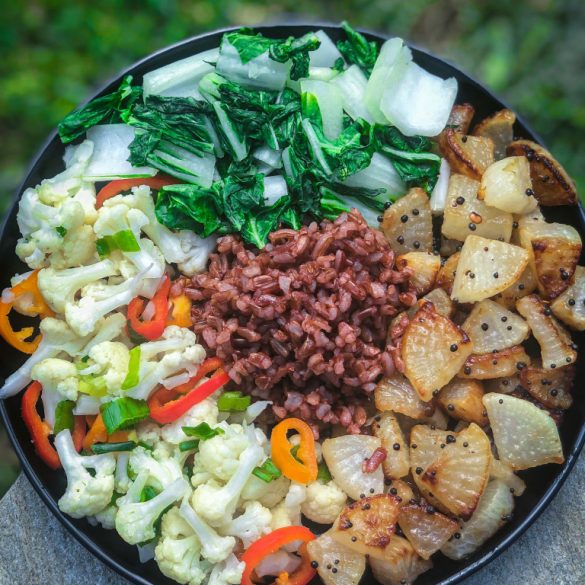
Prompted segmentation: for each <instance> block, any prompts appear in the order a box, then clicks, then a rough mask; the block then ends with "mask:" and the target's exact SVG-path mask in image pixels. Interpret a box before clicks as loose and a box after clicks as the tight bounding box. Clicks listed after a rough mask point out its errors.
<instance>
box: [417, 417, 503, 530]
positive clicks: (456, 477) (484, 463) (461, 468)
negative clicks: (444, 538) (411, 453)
mask: <svg viewBox="0 0 585 585" xmlns="http://www.w3.org/2000/svg"><path fill="white" fill-rule="evenodd" d="M491 457H492V454H491V447H490V441H489V439H488V437H487V435H486V434H485V433H484V432H483V431H482V430H481V428H480V427H479V426H478V425H476V424H474V423H471V424H470V425H469V427H467V428H466V429H465V430H464V431H462V432H461V433H459V434H458V435H457V436H455V435H454V434H452V435H449V436H448V437H447V443H446V445H445V447H444V448H442V450H441V453H440V455H439V456H438V457H437V458H436V459H435V460H434V461H433V462H432V463H431V464H430V465H429V466H428V467H427V468H426V469H425V470H424V471H423V473H422V474H416V470H415V475H416V477H415V481H416V482H417V485H422V486H423V487H424V488H425V489H426V491H427V493H428V492H431V493H432V494H433V497H434V498H435V499H436V500H438V501H439V502H441V504H442V505H443V506H444V507H445V508H447V510H449V511H450V512H451V513H452V514H455V515H456V516H459V517H460V518H463V519H464V520H468V519H469V518H470V517H471V515H472V514H473V511H474V510H475V508H476V507H477V504H478V502H479V498H480V497H481V494H482V493H483V490H484V489H485V486H486V484H487V481H488V479H489V469H490V462H491ZM417 478H418V480H417Z"/></svg>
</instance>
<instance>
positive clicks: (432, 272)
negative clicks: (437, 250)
mask: <svg viewBox="0 0 585 585" xmlns="http://www.w3.org/2000/svg"><path fill="white" fill-rule="evenodd" d="M396 267H397V268H398V269H399V270H403V269H404V268H409V269H410V270H412V276H411V277H410V279H409V281H408V290H410V291H412V292H414V293H415V294H416V296H417V297H420V296H422V295H424V294H426V293H428V292H429V291H430V290H431V289H432V288H433V285H434V284H435V280H436V278H437V274H438V273H439V269H440V268H441V258H440V257H439V256H436V255H434V254H431V253H429V252H408V253H407V254H402V256H398V258H396Z"/></svg>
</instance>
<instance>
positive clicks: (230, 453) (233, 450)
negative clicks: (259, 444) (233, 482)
mask: <svg viewBox="0 0 585 585" xmlns="http://www.w3.org/2000/svg"><path fill="white" fill-rule="evenodd" d="M222 428H223V429H224V431H225V432H224V434H222V435H216V436H215V437H212V438H211V439H209V440H207V441H202V442H201V443H200V444H199V456H198V459H199V463H200V465H201V466H202V468H203V469H204V470H205V471H207V472H208V473H210V474H211V475H212V476H213V477H215V478H217V479H219V480H222V481H228V480H229V479H230V478H231V477H232V476H233V475H234V473H235V472H236V470H237V469H238V466H239V459H240V455H241V454H242V453H243V452H244V451H245V450H246V449H247V448H248V446H249V439H248V436H247V435H246V434H245V433H244V429H243V427H241V426H240V425H229V426H228V425H223V426H222Z"/></svg>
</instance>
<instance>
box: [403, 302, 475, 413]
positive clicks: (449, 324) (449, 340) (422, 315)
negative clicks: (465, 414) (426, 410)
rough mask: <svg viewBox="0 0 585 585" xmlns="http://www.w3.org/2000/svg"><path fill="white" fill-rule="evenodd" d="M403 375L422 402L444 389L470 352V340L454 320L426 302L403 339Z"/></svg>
mask: <svg viewBox="0 0 585 585" xmlns="http://www.w3.org/2000/svg"><path fill="white" fill-rule="evenodd" d="M401 353H402V359H403V361H404V374H405V376H406V377H407V378H408V380H409V381H410V383H411V384H412V386H413V387H414V389H415V390H416V391H417V392H418V395H419V396H420V397H421V399H422V400H425V401H428V400H431V398H432V397H433V391H434V390H440V389H441V388H442V387H443V386H445V385H446V384H447V383H448V382H449V381H450V380H451V379H452V378H453V377H454V376H455V374H456V373H457V371H458V370H459V369H460V368H461V366H462V365H463V364H464V363H465V360H466V359H467V356H469V354H470V353H471V341H470V339H469V337H468V336H467V334H466V333H465V332H464V331H463V330H462V329H461V328H460V327H458V326H457V325H455V323H453V321H451V320H449V319H447V318H446V317H443V316H442V315H439V313H437V311H436V310H435V308H434V307H433V305H432V303H425V304H424V305H423V306H422V307H421V308H420V309H419V310H418V311H417V313H416V315H415V316H414V317H413V318H412V320H411V322H410V323H409V324H408V327H407V328H406V330H405V332H404V336H403V337H402V346H401Z"/></svg>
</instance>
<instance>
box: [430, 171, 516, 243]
mask: <svg viewBox="0 0 585 585" xmlns="http://www.w3.org/2000/svg"><path fill="white" fill-rule="evenodd" d="M479 186H480V183H479V182H478V181H475V180H474V179H470V178H469V177H465V176H463V175H456V174H454V175H451V177H450V178H449V190H448V191H447V201H446V202H445V211H444V215H443V225H442V227H441V233H442V234H443V235H444V236H445V237H447V238H452V239H454V240H459V241H464V240H465V238H467V237H468V236H469V235H476V236H483V237H485V238H490V239H492V240H497V239H501V240H503V241H505V242H508V241H509V240H510V236H511V235H512V224H513V222H514V218H513V217H512V214H511V213H507V212H505V211H500V210H499V209H496V208H495V207H489V206H488V205H486V204H485V203H484V202H483V201H480V200H479V199H478V197H477V194H478V191H479Z"/></svg>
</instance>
